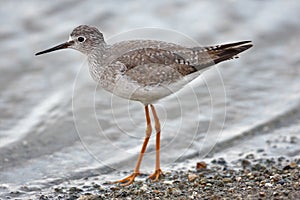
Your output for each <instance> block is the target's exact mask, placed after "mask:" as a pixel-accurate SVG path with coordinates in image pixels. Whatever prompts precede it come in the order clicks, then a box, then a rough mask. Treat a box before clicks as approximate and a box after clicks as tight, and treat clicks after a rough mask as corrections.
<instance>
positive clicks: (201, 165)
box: [196, 161, 207, 170]
mask: <svg viewBox="0 0 300 200" xmlns="http://www.w3.org/2000/svg"><path fill="white" fill-rule="evenodd" d="M206 168H207V164H206V162H204V161H201V162H197V165H196V169H197V170H204V169H206Z"/></svg>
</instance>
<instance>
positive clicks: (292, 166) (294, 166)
mask: <svg viewBox="0 0 300 200" xmlns="http://www.w3.org/2000/svg"><path fill="white" fill-rule="evenodd" d="M296 167H297V163H295V162H291V163H290V164H289V165H286V166H285V167H284V168H283V170H289V169H294V168H296Z"/></svg>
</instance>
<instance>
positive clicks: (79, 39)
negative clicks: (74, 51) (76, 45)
mask: <svg viewBox="0 0 300 200" xmlns="http://www.w3.org/2000/svg"><path fill="white" fill-rule="evenodd" d="M77 40H78V42H84V40H85V38H84V37H78V38H77Z"/></svg>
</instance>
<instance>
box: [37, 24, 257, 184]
mask: <svg viewBox="0 0 300 200" xmlns="http://www.w3.org/2000/svg"><path fill="white" fill-rule="evenodd" d="M250 47H252V44H251V41H241V42H235V43H227V44H223V45H216V46H208V47H184V46H180V45H177V44H173V43H167V42H163V41H156V40H128V41H122V42H119V43H115V44H112V45H109V44H107V43H106V42H105V40H104V37H103V34H102V33H101V32H100V31H99V30H98V29H97V28H95V27H92V26H87V25H81V26H78V27H76V28H75V29H74V30H73V31H72V32H71V34H70V37H69V40H68V41H67V42H65V43H62V44H60V45H57V46H55V47H52V48H50V49H47V50H44V51H41V52H38V53H36V54H35V55H41V54H44V53H49V52H52V51H56V50H60V49H66V48H70V49H75V50H78V51H80V52H81V53H83V54H85V55H86V56H87V59H88V64H89V71H90V74H91V76H92V78H93V79H94V80H95V81H96V82H97V83H98V84H99V85H100V86H101V87H102V88H103V89H105V90H107V91H109V92H111V93H113V94H115V95H117V96H120V97H123V98H126V99H130V100H135V101H139V102H141V103H142V104H143V105H144V109H145V115H146V136H145V139H144V143H143V145H142V148H141V152H140V154H139V157H138V160H137V163H136V166H135V168H134V171H133V173H132V174H131V175H129V176H127V177H126V178H124V179H122V180H119V181H117V182H118V183H121V184H122V185H123V186H127V185H130V184H132V183H133V182H134V179H135V177H136V176H138V175H139V173H140V165H141V162H142V158H143V155H144V153H145V151H146V147H147V144H148V141H149V138H150V136H151V133H152V126H151V119H150V114H149V107H150V108H151V111H152V114H153V119H154V124H155V130H156V164H155V171H154V173H153V174H152V175H150V176H149V178H151V179H152V180H153V181H157V180H158V179H159V178H160V176H161V175H162V174H163V173H162V170H161V169H160V134H161V128H160V122H159V118H158V116H157V112H156V110H155V107H154V105H153V104H154V103H155V102H156V101H158V100H159V99H161V98H164V97H166V96H168V95H170V94H172V93H175V92H176V91H178V90H180V89H181V88H183V87H184V86H185V85H186V84H187V83H189V82H190V81H192V80H193V79H195V78H197V77H198V76H199V75H200V74H201V73H202V72H203V71H205V70H206V69H208V68H209V67H210V66H213V65H215V64H217V63H220V62H222V61H226V60H230V59H233V58H237V56H238V54H239V53H241V52H243V51H245V50H247V49H249V48H250Z"/></svg>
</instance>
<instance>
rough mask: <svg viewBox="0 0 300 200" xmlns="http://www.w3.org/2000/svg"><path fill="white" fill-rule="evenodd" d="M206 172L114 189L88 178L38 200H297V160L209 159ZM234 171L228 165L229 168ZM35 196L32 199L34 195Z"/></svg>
mask: <svg viewBox="0 0 300 200" xmlns="http://www.w3.org/2000/svg"><path fill="white" fill-rule="evenodd" d="M206 164H207V168H205V169H200V170H196V165H195V167H193V168H190V169H188V170H187V169H177V170H172V171H168V172H165V173H164V176H163V177H162V178H161V179H160V180H159V181H158V182H152V181H150V180H149V179H147V177H148V174H142V175H141V176H140V178H142V179H140V178H138V179H137V180H136V181H135V182H134V183H133V184H132V185H130V186H126V187H123V186H120V185H119V184H111V183H110V182H103V183H102V184H98V183H97V182H100V181H99V179H100V178H101V177H99V176H96V177H90V178H83V179H80V180H77V183H75V186H74V183H71V182H72V181H70V182H69V184H68V185H64V186H55V187H53V188H50V189H49V191H48V192H45V193H43V192H42V193H41V194H40V195H38V198H39V199H41V200H44V199H69V200H71V199H79V200H98V199H137V198H139V199H300V181H299V177H300V167H299V166H300V159H297V158H296V159H293V160H290V158H287V157H278V158H259V159H256V158H255V157H254V156H247V158H240V159H238V160H235V161H233V162H230V163H228V162H227V161H226V160H225V159H223V158H219V159H213V160H211V162H209V163H206ZM237 164H238V165H240V167H231V166H230V165H235V166H237ZM36 197H37V196H36Z"/></svg>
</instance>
